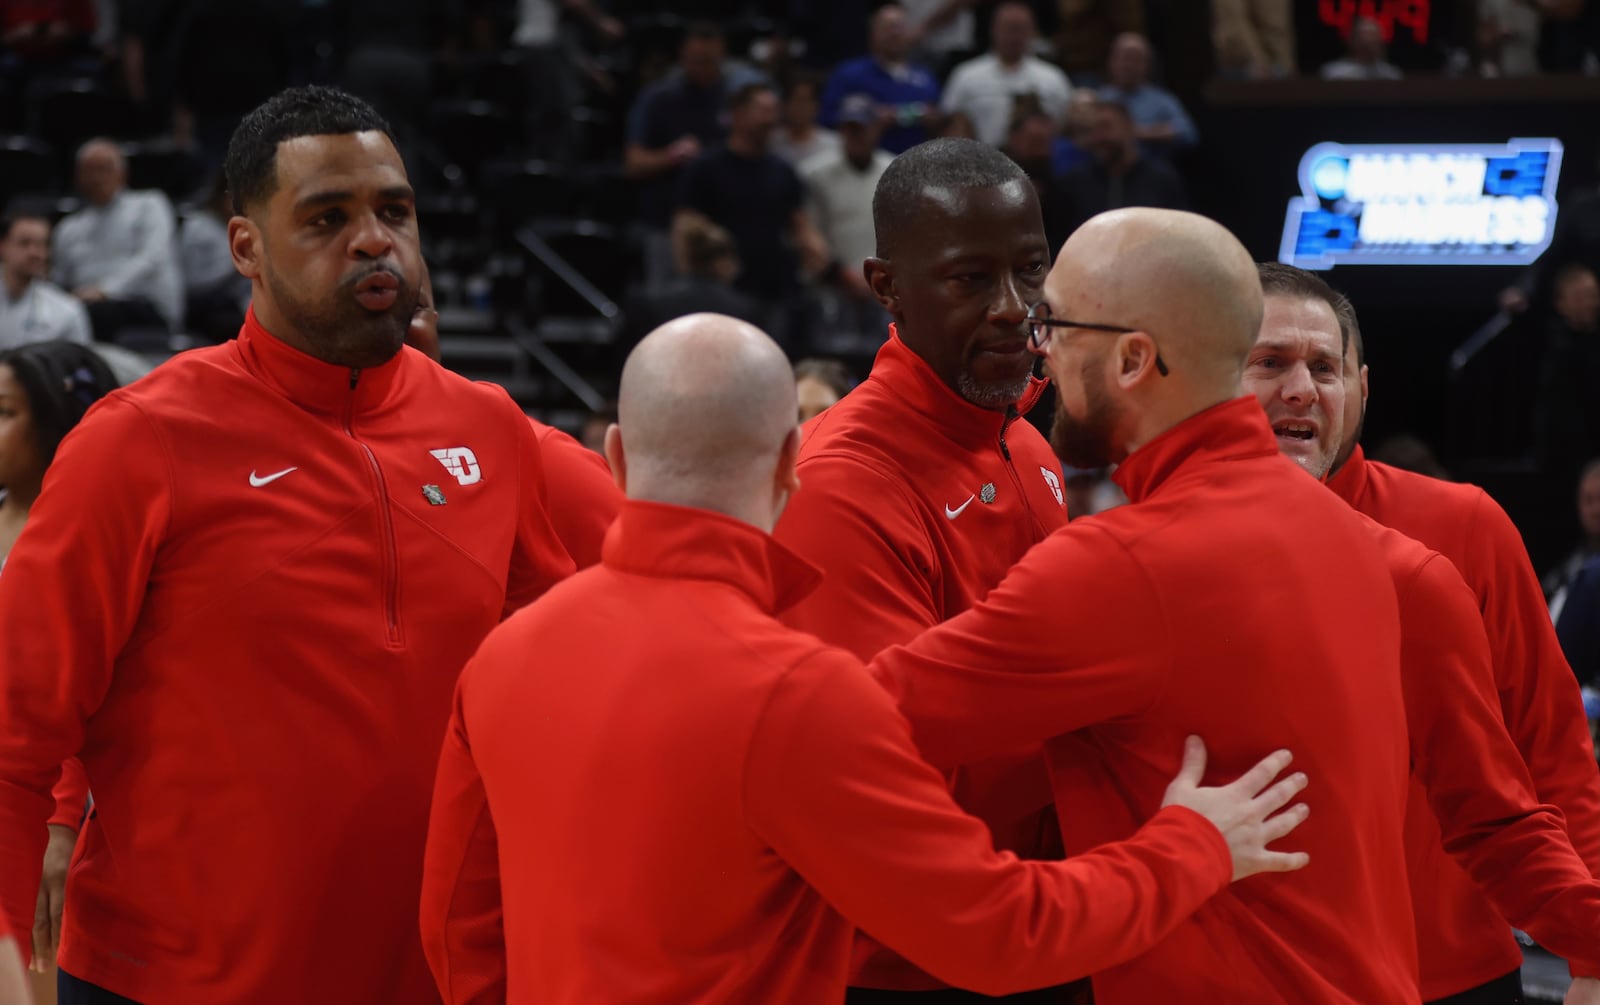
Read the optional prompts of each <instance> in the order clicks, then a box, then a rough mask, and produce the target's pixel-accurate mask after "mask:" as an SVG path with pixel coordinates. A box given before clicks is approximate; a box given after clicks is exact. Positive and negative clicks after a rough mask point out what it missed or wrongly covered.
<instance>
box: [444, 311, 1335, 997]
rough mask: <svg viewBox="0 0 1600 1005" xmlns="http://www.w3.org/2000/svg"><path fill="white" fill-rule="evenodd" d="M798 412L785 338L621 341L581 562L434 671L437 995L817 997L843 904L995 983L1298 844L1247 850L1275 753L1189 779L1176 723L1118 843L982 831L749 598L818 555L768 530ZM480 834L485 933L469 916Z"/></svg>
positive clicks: (862, 681) (921, 955) (831, 993)
mask: <svg viewBox="0 0 1600 1005" xmlns="http://www.w3.org/2000/svg"><path fill="white" fill-rule="evenodd" d="M795 415H796V400H795V391H794V382H793V378H792V376H791V375H790V371H789V365H788V362H787V360H786V359H785V358H784V355H783V353H782V352H781V351H780V350H779V349H778V347H777V346H776V344H775V343H773V342H772V341H771V339H769V338H767V337H766V336H765V335H764V334H762V333H761V332H759V331H757V330H756V329H754V328H751V327H749V326H748V325H745V324H743V323H742V322H738V321H735V320H733V319H731V318H726V317H722V316H719V315H705V314H702V315H691V316H689V317H687V318H683V319H680V320H678V321H674V322H672V323H670V324H668V325H666V326H664V327H662V328H659V329H657V330H656V331H655V332H654V333H652V334H651V335H649V336H648V337H646V338H645V339H644V341H642V342H641V343H640V344H639V346H638V347H637V348H636V349H634V351H633V353H632V354H631V355H630V356H629V358H628V362H627V365H626V367H625V368H624V370H623V375H622V389H621V395H620V402H619V416H620V419H619V423H618V425H615V426H612V427H611V429H610V431H609V432H608V434H607V437H606V451H607V454H608V456H609V458H610V460H611V464H612V467H613V469H614V470H615V472H616V474H617V480H618V482H619V484H621V486H622V487H623V489H624V490H625V491H626V492H627V495H628V502H627V503H626V504H624V506H623V509H622V513H621V514H620V515H619V517H618V519H617V522H616V524H615V525H614V526H613V527H612V529H611V532H610V534H609V535H608V537H607V539H606V544H605V549H604V555H603V557H602V560H601V564H600V565H599V566H597V567H595V568H592V569H588V570H585V571H583V572H581V573H579V574H578V575H577V576H575V577H573V578H572V580H571V581H570V583H569V584H567V585H564V586H563V587H561V588H560V589H558V590H555V591H552V592H551V593H550V594H549V596H548V598H546V599H545V600H543V601H541V602H539V603H537V604H534V605H532V606H530V607H528V608H527V609H526V610H524V611H523V612H522V613H520V614H518V615H516V616H514V617H512V618H511V619H509V620H508V621H506V622H505V624H503V625H502V626H501V627H500V628H499V629H498V630H497V631H495V632H494V633H493V634H492V635H491V636H490V638H489V639H488V640H487V641H486V642H485V644H484V646H483V648H482V649H481V650H480V651H479V653H478V655H477V657H475V658H474V660H473V661H472V663H471V664H470V665H469V666H468V668H467V670H466V671H465V672H464V673H463V675H462V679H461V684H460V687H459V689H458V691H457V695H456V705H455V711H454V716H453V724H452V728H451V730H450V734H449V737H448V738H447V740H446V743H445V749H444V752H443V755H442V758H441V762H440V769H439V783H438V788H437V792H436V798H435V802H434V810H433V820H432V829H431V832H430V835H429V845H428V859H427V872H426V876H425V878H424V883H423V887H424V889H423V905H422V931H423V941H424V945H425V947H426V949H427V952H428V957H429V962H430V964H431V965H432V967H433V970H434V975H435V977H436V979H437V980H438V983H439V987H440V989H441V991H442V992H443V996H444V999H445V1001H446V1002H448V1003H451V1005H456V1003H463V1002H489V1001H508V1002H512V1003H516V1002H528V1003H538V1005H579V1003H582V1005H590V1003H593V1002H632V1003H652V1005H679V1003H681V1005H690V1003H694V1005H708V1003H710V1005H715V1003H723V1002H727V1003H733V1002H749V1003H755V1002H762V1003H765V1002H783V1003H786V1005H813V1003H814V1005H822V1003H829V1005H836V1003H838V1002H839V1001H841V1000H843V997H844V990H845V981H846V976H847V969H848V965H849V960H850V946H851V937H852V932H853V930H854V928H855V926H857V925H859V926H861V927H862V928H865V929H866V930H868V931H870V932H872V933H873V934H874V935H875V936H876V937H877V938H879V939H880V940H882V941H883V942H884V944H886V945H888V946H890V947H891V948H893V949H894V950H895V951H897V952H900V953H903V954H904V955H905V956H906V957H907V958H909V959H910V960H912V962H914V963H916V964H917V965H918V966H921V967H924V968H926V969H927V970H928V971H930V972H931V973H933V974H935V975H936V976H938V977H940V978H942V979H943V980H946V981H949V982H951V983H954V984H959V985H963V986H969V987H973V988H976V989H979V990H982V991H986V992H989V993H1005V992H1010V991H1015V990H1020V989H1023V988H1028V987H1034V986H1044V985H1050V984H1056V983H1060V982H1062V981H1064V980H1067V979H1069V978H1073V977H1076V976H1081V975H1082V974H1084V973H1088V972H1089V971H1091V970H1094V969H1097V968H1100V967H1102V966H1106V965H1109V964H1111V963H1113V962H1115V961H1120V960H1123V959H1126V958H1128V957H1130V956H1132V955H1134V954H1137V953H1138V952H1141V951H1142V950H1143V949H1144V948H1146V947H1147V946H1149V945H1150V944H1152V943H1153V942H1154V941H1156V940H1157V939H1159V938H1161V937H1162V935H1164V934H1165V933H1166V932H1168V931H1170V930H1171V928H1172V927H1173V926H1174V925H1176V924H1177V923H1178V922H1179V921H1181V919H1182V918H1183V917H1185V916H1187V915H1188V914H1189V913H1190V912H1192V911H1193V910H1194V909H1195V908H1196V907H1198V906H1199V905H1200V904H1202V903H1203V902H1205V901H1206V900H1207V899H1208V898H1210V897H1211V896H1212V895H1213V894H1215V893H1216V892H1217V891H1218V890H1220V889H1223V888H1224V887H1225V886H1226V885H1227V883H1228V881H1229V878H1230V876H1236V877H1242V876H1244V875H1248V874H1250V873H1253V872H1258V871H1264V870H1268V869H1273V870H1284V869H1292V868H1298V867H1300V866H1301V865H1303V864H1304V861H1305V860H1304V858H1303V857H1299V856H1291V855H1286V854H1279V853H1275V852H1270V851H1267V850H1266V845H1267V844H1268V843H1270V842H1271V841H1274V840H1276V839H1277V838H1279V837H1281V836H1283V835H1284V834H1287V833H1288V832H1289V831H1290V830H1291V829H1292V828H1293V827H1294V826H1295V825H1296V824H1297V823H1298V822H1299V821H1300V820H1302V819H1304V818H1305V810H1304V809H1303V808H1302V807H1296V808H1294V809H1291V810H1289V811H1286V812H1283V813H1278V814H1277V815H1276V816H1271V814H1273V813H1274V812H1275V811H1276V810H1277V809H1278V808H1280V807H1282V806H1283V805H1284V804H1285V803H1286V802H1287V801H1288V800H1289V799H1290V798H1292V795H1293V793H1294V792H1295V791H1297V790H1298V788H1299V787H1300V786H1301V785H1303V784H1304V781H1305V780H1304V777H1303V776H1300V775H1294V776H1291V777H1290V778H1288V779H1285V780H1284V781H1281V782H1278V783H1276V784H1273V785H1272V786H1271V788H1267V789H1266V791H1265V792H1261V790H1262V789H1263V788H1265V787H1266V786H1267V785H1268V783H1269V782H1271V780H1272V778H1273V776H1274V775H1276V773H1277V772H1278V771H1280V770H1282V768H1283V767H1284V765H1285V764H1286V763H1287V760H1288V755H1287V753H1285V752H1283V751H1278V752H1274V753H1272V754H1271V756H1269V757H1268V758H1267V759H1265V760H1264V761H1262V762H1261V763H1259V764H1255V765H1254V766H1253V767H1251V768H1250V770H1249V771H1246V772H1245V773H1244V774H1243V777H1241V778H1240V780H1239V781H1238V782H1235V783H1233V784H1231V785H1229V786H1227V787H1224V788H1215V789H1195V788H1194V787H1193V786H1192V785H1191V784H1190V781H1189V779H1190V778H1193V777H1198V776H1199V775H1200V774H1201V773H1202V772H1203V762H1204V754H1203V748H1200V747H1199V746H1198V741H1191V742H1190V743H1189V744H1188V746H1187V749H1185V740H1184V738H1183V737H1181V736H1179V737H1176V738H1175V739H1174V741H1173V742H1174V744H1175V745H1176V746H1175V749H1174V752H1173V753H1174V754H1176V753H1177V752H1178V751H1184V761H1185V763H1184V767H1183V770H1182V772H1181V773H1180V774H1179V776H1178V778H1177V780H1175V781H1173V782H1172V786H1171V791H1170V792H1169V793H1168V795H1167V796H1166V798H1165V799H1164V800H1163V802H1164V803H1165V804H1166V805H1163V806H1156V805H1152V806H1151V807H1150V809H1149V812H1148V813H1147V814H1146V815H1147V816H1148V817H1150V820H1149V822H1148V823H1146V824H1145V825H1144V826H1143V827H1142V828H1137V829H1133V828H1130V831H1129V839H1128V840H1127V841H1125V842H1123V843H1121V844H1117V845H1112V846H1109V847H1106V848H1102V849H1099V850H1097V851H1095V852H1092V853H1089V854H1086V855H1083V856H1081V857H1079V858H1078V859H1076V860H1075V861H1073V862H1070V863H1063V862H1022V861H1019V860H1018V859H1017V858H1016V857H1015V856H1013V855H1012V854H1010V853H1009V852H996V851H995V850H994V848H993V845H992V844H991V841H990V838H989V834H988V832H987V830H986V828H985V827H984V826H983V824H982V823H980V822H979V821H978V820H976V819H974V818H972V817H969V816H966V815H965V814H963V813H962V812H961V810H960V809H958V808H957V806H956V805H955V803H954V802H952V801H951V798H950V796H949V794H948V792H947V791H946V789H945V785H944V781H943V779H942V778H941V777H940V775H939V774H938V773H937V772H936V771H934V770H933V769H932V768H931V767H929V766H928V765H927V764H925V763H923V762H922V761H921V760H920V759H919V758H918V757H917V754H916V751H915V748H914V747H913V745H912V742H911V736H910V733H909V731H908V729H907V727H906V724H905V722H904V720H903V719H901V718H900V716H899V715H898V713H897V712H896V711H895V709H894V706H893V704H892V702H891V701H890V699H889V697H888V695H886V694H885V693H884V692H883V691H882V689H880V688H878V687H877V686H876V685H875V684H873V683H872V681H871V679H870V678H869V677H868V676H867V674H866V673H865V672H864V671H863V669H862V666H861V664H860V663H859V662H857V661H856V660H855V658H854V657H852V656H850V655H849V654H848V653H845V652H844V651H842V650H837V649H831V648H829V647H827V646H825V645H824V644H823V643H821V642H820V641H818V640H817V639H816V638H815V637H813V636H810V635H806V634H803V633H800V632H797V631H794V630H792V629H789V628H785V627H783V626H782V625H780V624H779V623H778V621H777V620H776V619H775V618H774V614H775V613H776V612H777V611H779V610H781V609H782V608H783V607H785V606H786V605H788V604H790V603H793V602H794V601H795V600H796V599H798V598H799V597H800V596H802V595H803V594H804V593H805V591H806V590H808V589H810V588H812V587H813V586H815V585H816V580H817V573H816V571H815V570H814V569H813V568H812V567H810V566H808V565H806V564H805V563H804V562H802V561H801V560H800V559H798V558H797V557H795V556H794V555H793V554H792V553H790V552H788V551H787V550H785V549H784V548H783V547H782V546H780V545H778V544H777V543H776V542H774V541H773V540H772V538H771V537H770V536H769V535H770V532H771V529H772V526H773V524H774V523H775V522H776V520H777V517H778V514H779V512H780V511H781V510H782V509H783V506H784V503H785V502H786V501H787V499H788V497H789V495H790V494H791V493H792V492H794V491H795V489H796V488H797V487H798V482H797V480H796V478H795V459H796V455H797V452H798V450H799V445H800V436H799V431H798V429H797V428H796V426H795ZM1313 487H1314V486H1313ZM1172 760H1173V763H1174V770H1175V771H1176V762H1177V757H1176V756H1174V757H1173V758H1172ZM1247 767H1248V766H1247ZM1258 792H1261V794H1260V795H1257V793H1258ZM1196 811H1198V812H1196ZM491 813H492V817H493V821H492V823H491V822H490V815H491ZM1269 817H1270V819H1269ZM1208 821H1210V822H1208ZM495 834H497V835H498V847H499V849H500V853H499V876H498V888H499V889H498V891H497V892H498V894H499V895H500V896H501V897H503V901H504V933H503V943H504V946H503V950H497V949H496V948H495V946H494V943H495V942H497V941H498V940H499V934H500V933H498V932H485V931H484V929H483V928H482V926H481V924H480V923H479V920H480V919H479V918H478V917H477V916H476V914H475V912H476V911H477V910H478V906H479V897H480V895H481V893H482V891H483V889H484V888H485V887H486V886H489V885H492V884H495V883H496V878H495V871H496V870H495V863H494V858H495V852H494V849H495V841H494V839H493V835H495ZM1230 849H1231V854H1230ZM1230 861H1231V863H1232V864H1231V865H1230Z"/></svg>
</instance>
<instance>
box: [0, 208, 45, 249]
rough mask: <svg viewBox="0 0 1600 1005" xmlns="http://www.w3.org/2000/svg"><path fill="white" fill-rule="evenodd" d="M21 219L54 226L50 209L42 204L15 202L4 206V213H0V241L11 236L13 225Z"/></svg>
mask: <svg viewBox="0 0 1600 1005" xmlns="http://www.w3.org/2000/svg"><path fill="white" fill-rule="evenodd" d="M23 220H38V221H39V222H41V223H43V224H44V225H45V226H46V227H51V226H54V219H53V218H52V217H51V215H50V210H49V209H48V208H47V207H45V206H44V205H42V204H39V205H36V204H33V203H26V202H17V203H13V204H12V205H10V206H7V207H6V211H5V214H4V215H0V241H4V240H5V239H6V238H8V237H10V236H11V228H12V226H13V225H15V224H17V223H20V222H22V221H23Z"/></svg>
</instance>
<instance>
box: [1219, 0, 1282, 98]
mask: <svg viewBox="0 0 1600 1005" xmlns="http://www.w3.org/2000/svg"><path fill="white" fill-rule="evenodd" d="M1211 42H1212V45H1214V46H1215V47H1216V52H1217V69H1218V70H1219V71H1220V72H1221V73H1222V75H1223V76H1226V77H1242V78H1244V79H1246V80H1272V79H1274V78H1277V77H1289V76H1293V75H1294V72H1295V53H1294V47H1295V37H1294V14H1293V12H1292V11H1291V10H1290V8H1289V0H1211Z"/></svg>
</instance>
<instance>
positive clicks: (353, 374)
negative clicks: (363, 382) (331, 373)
mask: <svg viewBox="0 0 1600 1005" xmlns="http://www.w3.org/2000/svg"><path fill="white" fill-rule="evenodd" d="M360 377H361V371H360V370H357V369H354V368H352V369H351V370H350V390H352V391H354V390H355V389H356V381H357V380H359V379H360Z"/></svg>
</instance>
